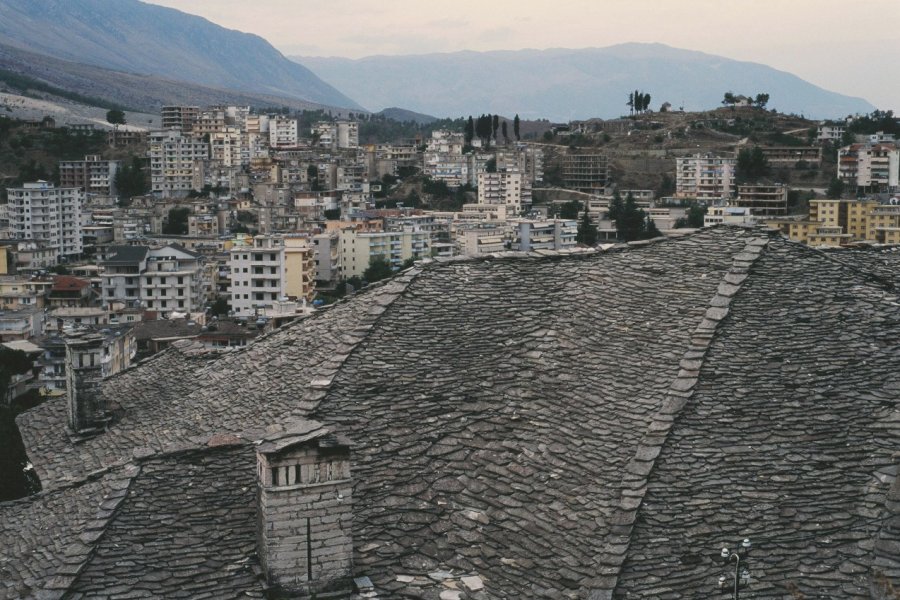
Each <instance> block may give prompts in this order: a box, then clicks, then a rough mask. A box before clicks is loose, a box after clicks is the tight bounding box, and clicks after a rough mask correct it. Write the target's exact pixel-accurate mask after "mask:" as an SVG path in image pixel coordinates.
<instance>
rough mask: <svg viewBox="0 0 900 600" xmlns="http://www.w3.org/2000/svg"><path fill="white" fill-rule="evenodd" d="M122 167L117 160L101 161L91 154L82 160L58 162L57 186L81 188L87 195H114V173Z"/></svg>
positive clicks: (98, 157)
mask: <svg viewBox="0 0 900 600" xmlns="http://www.w3.org/2000/svg"><path fill="white" fill-rule="evenodd" d="M121 166H122V161H119V160H102V159H101V158H100V156H98V155H95V154H91V155H88V156H85V157H84V160H61V161H59V186H60V187H64V188H65V187H74V188H82V189H83V190H84V191H85V192H86V193H88V194H98V195H101V196H115V195H116V193H117V192H116V173H117V172H118V170H119V169H120V168H121Z"/></svg>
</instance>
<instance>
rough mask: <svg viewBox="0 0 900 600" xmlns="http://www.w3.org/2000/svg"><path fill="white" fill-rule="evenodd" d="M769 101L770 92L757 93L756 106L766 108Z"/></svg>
mask: <svg viewBox="0 0 900 600" xmlns="http://www.w3.org/2000/svg"><path fill="white" fill-rule="evenodd" d="M768 103H769V95H768V94H757V95H756V106H757V107H759V108H765V107H766V104H768Z"/></svg>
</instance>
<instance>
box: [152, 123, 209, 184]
mask: <svg viewBox="0 0 900 600" xmlns="http://www.w3.org/2000/svg"><path fill="white" fill-rule="evenodd" d="M148 154H149V156H150V189H151V190H152V191H153V193H154V194H158V195H161V196H163V197H170V196H184V195H186V194H187V193H188V192H189V191H190V190H191V189H192V187H193V181H194V165H195V163H196V162H198V161H202V160H204V159H206V158H207V157H208V156H209V145H208V144H207V143H206V142H204V141H202V140H200V139H196V138H194V137H191V136H189V135H184V134H182V133H181V131H179V130H178V129H169V130H166V131H154V132H152V133H151V134H150V150H149V152H148Z"/></svg>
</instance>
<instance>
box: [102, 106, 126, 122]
mask: <svg viewBox="0 0 900 600" xmlns="http://www.w3.org/2000/svg"><path fill="white" fill-rule="evenodd" d="M106 122H107V123H109V124H111V125H124V124H125V112H124V111H121V110H119V109H117V108H114V109H112V110H108V111H106Z"/></svg>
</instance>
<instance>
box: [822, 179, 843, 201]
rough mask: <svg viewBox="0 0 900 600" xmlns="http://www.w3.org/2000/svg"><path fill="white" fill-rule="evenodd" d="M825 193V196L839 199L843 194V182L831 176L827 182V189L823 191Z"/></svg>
mask: <svg viewBox="0 0 900 600" xmlns="http://www.w3.org/2000/svg"><path fill="white" fill-rule="evenodd" d="M825 195H826V197H827V198H831V199H835V200H837V199H839V198H840V197H841V196H843V195H844V182H843V181H841V180H840V179H838V178H837V177H833V178H832V179H831V183H829V184H828V190H827V191H826V192H825Z"/></svg>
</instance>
